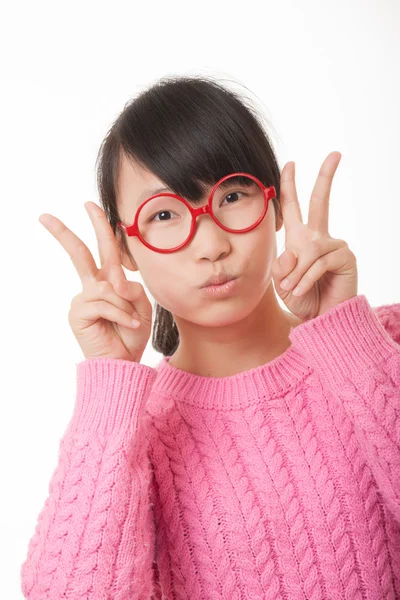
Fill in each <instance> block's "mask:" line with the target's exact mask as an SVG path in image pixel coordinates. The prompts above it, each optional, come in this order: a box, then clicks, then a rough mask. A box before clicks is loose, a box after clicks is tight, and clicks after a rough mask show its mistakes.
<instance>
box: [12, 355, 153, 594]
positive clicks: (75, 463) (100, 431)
mask: <svg viewBox="0 0 400 600" xmlns="http://www.w3.org/2000/svg"><path fill="white" fill-rule="evenodd" d="M155 376H156V370H155V369H153V368H151V367H148V366H146V365H142V364H139V363H134V362H129V361H126V360H119V359H112V358H99V359H87V360H84V361H83V362H81V363H79V364H78V365H77V387H76V401H75V407H74V411H73V415H72V419H71V421H70V423H69V425H68V427H67V428H66V431H65V433H64V435H63V437H62V439H61V440H60V445H59V453H58V465H57V467H56V469H55V471H54V473H53V474H52V477H51V480H50V483H49V494H48V496H47V499H46V501H45V503H44V507H43V508H42V510H41V512H40V514H39V516H38V520H37V524H36V528H35V532H34V534H33V537H32V538H31V539H30V541H29V545H28V548H27V556H26V559H25V562H24V563H23V564H22V566H21V570H20V575H21V589H22V592H23V594H24V597H25V598H28V599H29V600H61V599H62V598H65V599H66V598H68V599H69V600H91V599H92V600H110V599H113V600H114V599H115V600H132V598H137V599H142V598H149V597H150V594H151V592H152V590H153V587H152V586H153V581H152V569H153V568H154V565H153V559H154V547H155V525H154V519H153V510H152V504H151V501H150V500H151V486H152V482H153V471H152V468H151V463H150V458H149V454H148V452H147V450H148V436H147V434H146V430H145V425H144V424H145V422H146V421H145V419H144V414H145V405H146V399H147V397H148V395H149V393H150V390H151V387H152V384H153V381H154V379H155Z"/></svg>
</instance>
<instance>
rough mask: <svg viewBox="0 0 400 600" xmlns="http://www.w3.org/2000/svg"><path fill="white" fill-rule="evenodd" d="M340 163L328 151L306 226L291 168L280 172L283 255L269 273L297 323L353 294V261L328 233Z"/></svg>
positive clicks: (342, 243) (355, 276) (338, 156)
mask: <svg viewBox="0 0 400 600" xmlns="http://www.w3.org/2000/svg"><path fill="white" fill-rule="evenodd" d="M341 158H342V155H341V154H340V152H331V153H330V154H328V156H327V158H326V159H325V160H324V162H323V163H322V166H321V168H320V171H319V173H318V177H317V181H316V183H315V185H314V189H313V191H312V194H311V200H310V206H309V211H308V223H307V224H306V225H305V224H304V223H303V220H302V215H301V209H300V204H299V201H298V198H297V191H296V184H295V163H294V162H292V161H291V162H288V163H286V165H285V166H284V168H283V170H282V173H281V205H282V215H283V224H284V227H285V251H284V252H283V253H282V254H281V256H280V257H278V258H277V259H276V260H275V261H274V263H273V266H272V274H273V279H274V284H275V289H276V291H277V293H278V295H279V297H280V298H281V299H282V300H283V302H284V303H285V305H286V306H287V307H288V309H289V310H290V312H292V313H293V314H294V315H296V316H297V317H299V318H300V319H302V320H303V321H308V320H310V319H314V318H315V317H318V316H319V315H322V314H324V313H325V312H327V311H328V310H330V309H331V308H333V307H334V306H336V305H337V304H340V303H341V302H344V301H345V300H350V298H353V297H354V296H356V295H357V293H358V292H357V289H358V272H357V260H356V257H355V255H354V254H353V252H352V251H351V250H350V248H349V246H348V245H347V243H346V242H345V241H344V240H339V239H334V238H332V237H331V236H330V235H329V232H328V219H329V198H330V192H331V186H332V180H333V176H334V174H335V172H336V169H337V167H338V165H339V162H340V159H341ZM297 291H298V293H297Z"/></svg>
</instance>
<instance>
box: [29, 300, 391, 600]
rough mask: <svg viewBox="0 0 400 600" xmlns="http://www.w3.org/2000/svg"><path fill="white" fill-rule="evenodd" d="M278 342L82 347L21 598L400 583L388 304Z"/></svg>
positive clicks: (379, 594)
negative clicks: (111, 355) (233, 367)
mask: <svg viewBox="0 0 400 600" xmlns="http://www.w3.org/2000/svg"><path fill="white" fill-rule="evenodd" d="M290 341H291V346H289V347H288V349H287V350H286V351H285V352H284V353H283V354H281V355H280V356H278V357H277V358H275V359H274V360H273V361H271V362H269V363H266V364H264V365H262V366H259V367H256V368H254V369H251V370H249V371H245V372H241V373H238V374H236V375H233V376H230V377H221V378H212V377H202V376H199V375H194V374H191V373H187V372H185V371H181V370H180V369H177V368H175V367H172V366H171V365H169V363H168V359H169V357H166V358H162V360H161V361H160V363H159V365H158V366H157V368H152V367H148V366H146V365H143V364H137V363H133V362H129V361H124V360H117V359H105V358H104V359H102V358H100V359H89V360H84V361H83V362H81V363H79V364H78V365H77V395H76V403H75V407H74V412H73V416H72V419H71V421H70V423H69V425H68V427H67V429H66V432H65V434H64V436H63V438H62V439H61V441H60V448H59V462H58V466H57V468H56V470H55V472H54V474H53V475H52V478H51V481H50V484H49V495H48V497H47V499H46V502H45V504H44V507H43V509H42V511H41V513H40V515H39V517H38V522H37V525H36V529H35V532H34V535H33V537H32V539H31V540H30V542H29V547H28V551H27V558H26V560H25V562H24V563H23V565H22V566H21V583H22V591H23V593H24V596H25V598H28V599H30V600H62V599H65V600H67V599H68V600H89V599H91V600H135V599H148V598H165V599H175V600H184V599H185V600H197V599H204V600H208V599H210V600H211V599H212V600H216V599H217V598H219V599H229V600H239V599H247V598H248V599H253V600H255V599H271V600H272V599H273V600H279V599H282V600H300V599H302V600H305V599H313V600H314V599H315V600H317V599H329V600H339V599H342V598H343V599H349V600H358V599H359V600H382V599H388V600H389V599H391V600H394V599H395V598H400V345H399V344H400V303H399V304H392V305H383V306H380V307H378V308H375V309H373V308H371V306H370V304H369V302H368V301H367V299H366V297H365V296H363V295H359V296H356V297H354V298H352V299H351V300H347V301H346V302H343V303H342V304H340V305H338V306H336V307H335V308H333V309H331V310H330V311H329V312H327V313H325V314H324V315H322V316H320V317H317V318H315V319H312V320H310V321H308V322H305V323H303V324H302V325H299V326H297V327H295V328H293V329H292V330H291V332H290Z"/></svg>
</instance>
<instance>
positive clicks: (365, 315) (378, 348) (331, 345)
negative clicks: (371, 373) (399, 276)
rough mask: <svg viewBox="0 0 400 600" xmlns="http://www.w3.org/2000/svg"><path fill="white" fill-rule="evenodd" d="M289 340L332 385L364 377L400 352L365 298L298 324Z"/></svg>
mask: <svg viewBox="0 0 400 600" xmlns="http://www.w3.org/2000/svg"><path fill="white" fill-rule="evenodd" d="M289 339H290V341H291V342H292V344H293V346H295V347H296V348H297V349H298V350H299V351H300V352H301V353H302V354H303V355H304V356H305V357H306V358H307V359H308V362H309V363H310V365H311V366H312V367H313V368H314V369H315V370H316V371H318V372H319V374H320V375H321V376H322V379H323V380H324V381H329V382H330V383H331V384H332V385H335V384H336V385H337V384H338V383H341V382H342V381H343V380H345V379H349V378H352V379H353V380H354V379H359V378H360V377H361V378H362V377H363V376H364V374H365V371H366V370H367V369H369V368H372V367H374V366H376V365H378V364H379V363H381V362H382V361H384V360H385V358H386V357H388V356H389V355H391V354H393V353H399V352H400V347H399V346H398V345H397V344H396V343H395V341H394V340H393V339H392V338H391V337H390V335H389V334H388V333H387V331H386V329H385V328H384V327H383V325H382V324H381V322H380V321H379V318H378V316H377V315H376V314H375V311H374V310H373V308H372V307H371V306H370V304H369V302H368V300H367V298H366V297H365V296H364V295H357V296H354V297H353V298H350V300H346V301H344V302H341V303H340V304H338V305H337V306H335V307H334V308H332V309H330V310H328V311H327V312H326V313H324V314H323V315H319V316H318V317H315V318H314V319H311V320H310V321H306V322H304V323H302V324H301V325H298V326H297V327H295V328H294V329H292V330H291V332H290V334H289Z"/></svg>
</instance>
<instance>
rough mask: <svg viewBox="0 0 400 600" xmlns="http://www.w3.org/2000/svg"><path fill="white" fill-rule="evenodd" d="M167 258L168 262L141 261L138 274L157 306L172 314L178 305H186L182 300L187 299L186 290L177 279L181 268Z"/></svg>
mask: <svg viewBox="0 0 400 600" xmlns="http://www.w3.org/2000/svg"><path fill="white" fill-rule="evenodd" d="M167 258H168V259H170V260H169V261H168V260H167V261H164V260H160V261H155V260H154V258H153V257H152V258H151V260H149V261H147V264H146V261H142V263H141V270H140V274H141V276H142V279H143V281H144V283H145V285H146V287H147V289H148V291H149V293H150V294H151V295H152V297H153V298H154V300H155V301H156V302H157V304H159V305H160V306H162V307H164V308H166V309H167V310H169V311H170V312H173V311H174V310H176V308H177V306H179V305H180V304H182V305H183V306H185V304H186V305H187V300H186V303H184V299H185V298H186V299H187V297H188V289H187V285H186V287H185V283H184V281H183V280H182V278H180V277H179V272H181V270H182V267H180V266H179V265H176V264H175V263H174V261H173V260H172V257H171V255H168V256H167Z"/></svg>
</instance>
